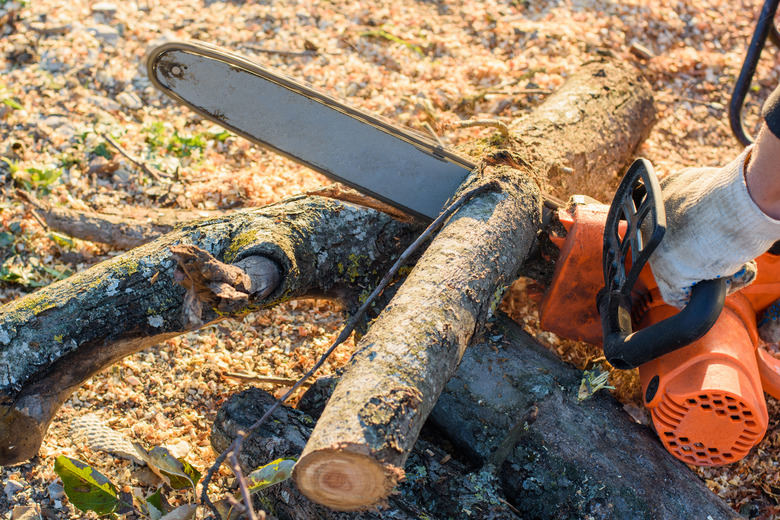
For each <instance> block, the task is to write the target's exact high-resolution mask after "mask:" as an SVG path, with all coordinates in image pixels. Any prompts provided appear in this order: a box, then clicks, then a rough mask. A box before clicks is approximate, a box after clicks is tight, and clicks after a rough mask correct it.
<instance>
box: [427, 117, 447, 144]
mask: <svg viewBox="0 0 780 520" xmlns="http://www.w3.org/2000/svg"><path fill="white" fill-rule="evenodd" d="M422 126H423V128H425V129H426V130H428V133H429V134H431V136H433V139H434V140H435V141H436V142H437V143H438V144H439V146H441V147H442V148H445V146H444V143H443V142H441V138H440V137H439V134H437V133H436V132H435V131H434V130H433V127H432V126H431V125H430V123H428V122H427V121H426V122H425V123H423V125H422Z"/></svg>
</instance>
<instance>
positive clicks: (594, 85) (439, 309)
mask: <svg viewBox="0 0 780 520" xmlns="http://www.w3.org/2000/svg"><path fill="white" fill-rule="evenodd" d="M555 114H557V115H555ZM561 114H562V115H561ZM652 121H653V108H652V97H651V94H650V89H649V87H648V85H647V83H646V82H644V80H642V79H641V77H639V75H638V72H637V71H636V70H635V69H633V68H632V67H630V66H626V65H625V64H619V63H616V62H611V61H599V62H594V63H590V64H588V65H586V66H584V67H583V68H582V70H581V71H579V72H578V73H577V74H576V75H575V76H574V77H573V78H572V79H571V80H570V85H569V86H568V87H564V88H563V89H561V92H560V93H558V94H556V95H553V96H551V97H550V98H549V99H548V100H547V102H545V104H544V105H543V106H542V107H541V108H540V109H539V110H537V111H535V112H534V113H532V114H531V115H529V116H528V117H527V118H525V119H523V120H522V121H520V122H519V123H517V124H516V125H515V129H522V131H523V134H522V135H519V134H515V135H511V136H509V137H502V136H497V137H495V138H492V139H491V140H487V141H485V142H482V143H480V144H479V145H477V146H474V147H472V148H471V150H470V153H471V154H473V155H475V156H477V157H480V158H482V159H483V160H484V161H485V163H487V164H493V165H496V166H495V167H486V168H483V169H481V170H480V171H479V172H478V175H476V176H475V178H473V179H472V180H471V182H466V183H465V184H464V186H463V187H462V188H461V192H463V191H464V190H466V189H469V188H471V187H473V185H474V184H477V183H481V182H486V181H497V182H498V184H499V186H500V191H499V192H494V193H488V194H486V195H481V196H478V197H476V198H474V199H473V200H472V201H470V202H469V203H468V204H466V205H465V206H464V207H463V208H462V209H461V210H460V211H459V212H458V213H457V214H456V215H454V216H453V217H452V218H451V219H450V221H449V222H448V223H447V224H446V226H445V227H444V229H443V230H442V231H441V232H440V233H439V234H438V235H437V237H436V238H435V239H434V241H433V242H432V244H431V245H430V246H429V247H428V249H427V250H426V252H425V254H424V255H423V256H422V258H421V259H420V260H419V262H418V263H417V265H416V267H415V269H414V270H413V271H412V273H411V275H410V276H409V277H408V278H407V280H406V281H405V283H404V285H403V286H402V287H401V288H400V289H399V291H398V293H397V294H396V296H395V297H394V298H393V300H392V301H391V303H390V305H389V306H388V307H387V308H386V309H385V310H384V311H383V312H382V314H381V315H380V317H379V318H378V319H377V320H376V321H375V322H374V323H373V325H372V327H371V329H370V330H369V332H368V334H367V335H366V336H365V337H364V338H362V339H361V341H360V343H359V344H358V346H357V349H356V352H355V354H354V356H353V357H352V359H351V360H350V362H349V363H348V365H347V370H346V372H345V374H344V377H343V378H342V380H341V381H340V383H339V385H338V386H337V387H336V389H335V391H334V394H333V397H332V398H331V400H330V402H329V404H328V407H327V408H326V409H325V410H324V412H323V415H322V417H321V418H320V420H319V422H318V423H317V426H316V427H315V429H314V431H313V433H312V436H311V438H310V440H309V442H308V444H307V446H306V449H305V450H304V452H303V454H302V455H301V459H300V461H299V463H298V464H297V466H296V468H295V473H294V477H295V479H296V482H297V484H298V487H299V488H300V489H301V490H302V491H303V493H304V494H306V495H307V496H308V497H309V498H311V499H312V500H314V501H316V502H319V503H322V504H325V505H327V506H329V507H332V508H335V509H340V510H357V509H362V508H368V507H372V506H374V505H375V504H377V503H380V502H382V501H383V500H385V498H386V497H387V496H388V494H389V493H390V492H391V490H392V489H393V488H394V487H395V486H396V485H397V483H398V482H399V480H400V479H401V478H402V477H403V469H402V468H403V466H404V463H405V460H406V457H407V456H408V453H409V450H410V449H411V447H412V446H413V445H414V442H415V440H416V439H417V436H418V434H419V432H420V429H421V428H422V425H423V423H424V421H425V419H426V418H427V416H428V414H429V413H430V411H431V409H432V408H433V406H434V404H435V403H436V400H437V399H438V397H439V395H440V393H441V391H442V389H443V388H444V385H445V384H446V382H447V381H448V380H449V378H450V377H451V376H452V374H453V373H454V371H455V369H456V367H457V364H458V362H459V360H460V358H461V356H462V355H463V352H464V350H465V349H466V347H467V345H468V344H469V342H470V341H471V340H472V338H473V337H474V335H475V334H476V333H477V332H479V331H480V330H481V328H482V326H483V324H484V323H485V320H486V319H487V318H488V317H489V316H490V314H491V311H492V308H493V307H494V306H495V304H497V303H498V301H500V299H501V295H502V294H503V291H504V290H505V289H506V287H507V286H508V285H509V284H510V283H511V282H512V281H513V280H514V279H515V278H516V277H517V274H518V270H519V268H520V266H521V264H522V262H523V260H524V259H525V258H526V256H527V255H528V252H529V251H530V249H531V247H532V245H533V243H534V239H535V236H536V233H537V231H538V229H539V222H540V217H541V199H540V195H539V191H538V187H537V183H542V184H543V183H544V179H545V178H546V176H547V175H548V174H549V173H550V171H551V170H553V169H555V168H557V169H559V170H563V169H565V168H567V167H569V166H568V165H574V166H576V167H577V168H590V167H598V168H599V169H600V171H599V172H598V174H599V175H604V173H605V172H615V173H616V172H618V171H619V170H620V168H621V167H622V166H623V165H624V164H625V163H626V162H627V161H628V159H629V158H630V153H631V151H632V150H633V149H634V147H635V146H636V145H637V144H638V143H639V142H640V140H641V139H642V138H643V137H644V135H645V134H646V132H647V131H648V130H649V125H650V124H651V123H652ZM526 132H527V134H526ZM570 140H576V141H578V142H577V144H576V145H575V144H568V143H567V141H570ZM613 140H614V141H620V142H621V144H620V145H616V144H613ZM585 151H587V152H588V153H585ZM582 156H585V157H586V158H587V159H588V160H590V159H591V158H593V157H597V158H598V160H593V161H592V164H590V163H588V162H583V161H581V160H580V159H581V157H582ZM575 173H579V172H576V170H575ZM582 175H585V174H584V173H582Z"/></svg>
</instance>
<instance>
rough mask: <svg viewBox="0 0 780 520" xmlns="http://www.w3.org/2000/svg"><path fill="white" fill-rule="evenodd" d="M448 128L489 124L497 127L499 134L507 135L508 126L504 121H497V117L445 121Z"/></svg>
mask: <svg viewBox="0 0 780 520" xmlns="http://www.w3.org/2000/svg"><path fill="white" fill-rule="evenodd" d="M446 126H448V127H450V128H471V127H473V126H490V127H493V128H496V129H498V131H499V132H501V135H502V136H504V137H509V127H508V126H506V123H504V122H503V121H499V120H498V119H470V120H468V121H457V122H455V123H447V125H446Z"/></svg>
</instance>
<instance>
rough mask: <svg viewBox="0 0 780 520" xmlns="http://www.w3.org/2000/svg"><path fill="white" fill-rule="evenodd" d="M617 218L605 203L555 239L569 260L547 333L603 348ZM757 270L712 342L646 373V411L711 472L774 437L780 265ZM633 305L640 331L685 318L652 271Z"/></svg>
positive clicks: (545, 304) (554, 294)
mask: <svg viewBox="0 0 780 520" xmlns="http://www.w3.org/2000/svg"><path fill="white" fill-rule="evenodd" d="M608 210H609V207H608V206H605V205H602V204H584V205H576V206H573V207H571V208H569V209H567V210H565V211H563V210H562V211H559V218H560V220H561V222H562V223H563V225H564V227H565V228H566V230H567V235H566V237H565V238H563V237H551V238H552V239H553V241H554V242H555V243H556V244H557V245H558V247H559V248H560V250H561V254H560V257H559V259H558V261H557V263H556V270H555V274H554V276H553V280H552V283H551V285H550V287H549V289H548V290H547V291H546V292H545V294H544V296H543V298H542V301H541V302H540V319H541V326H542V328H544V329H545V330H548V331H550V332H554V333H556V334H558V335H560V336H563V337H566V338H570V339H575V340H580V341H586V342H588V343H592V344H596V345H601V343H602V331H601V320H600V317H599V315H598V310H597V306H596V297H597V294H598V291H599V290H600V289H601V288H602V287H603V286H604V279H603V273H602V247H603V232H604V223H605V220H606V215H607V212H608ZM756 261H757V263H758V266H759V269H758V273H759V274H758V277H757V279H756V281H755V282H754V283H753V284H752V285H750V286H748V287H747V288H745V289H743V290H742V291H740V292H739V293H737V294H734V295H731V296H729V297H728V298H727V299H726V306H725V308H724V311H723V312H722V313H721V316H720V318H718V320H717V322H716V323H715V325H714V326H713V328H712V329H711V330H710V331H709V332H708V333H707V334H705V335H704V336H703V337H702V338H701V339H699V340H698V341H696V342H694V343H692V344H691V345H688V346H686V347H684V348H682V349H679V350H677V351H675V352H672V353H670V354H667V355H665V356H661V357H659V358H657V359H655V360H653V361H651V362H649V363H646V364H645V365H642V366H641V367H639V373H640V379H641V382H642V391H643V395H644V397H645V404H646V406H647V407H648V409H649V410H650V413H651V416H652V419H653V424H654V426H655V428H656V430H657V432H658V434H659V437H660V439H661V441H662V442H663V443H664V445H665V446H666V448H667V449H668V450H669V451H670V452H671V453H672V454H673V455H675V456H676V457H677V458H679V459H681V460H683V461H684V462H687V463H690V464H696V465H706V466H710V465H719V464H726V463H730V462H734V461H737V460H739V459H741V458H742V457H744V456H745V455H746V454H747V452H748V451H749V450H750V449H751V448H752V447H753V446H754V445H755V444H757V443H758V442H759V441H760V440H761V439H762V438H763V436H764V433H765V432H766V428H767V424H768V416H767V409H766V402H765V400H764V396H763V392H764V391H766V392H767V393H769V394H770V395H772V396H774V397H778V398H780V361H778V360H777V359H775V358H774V357H773V356H771V355H770V354H769V353H767V352H766V351H765V350H764V349H763V348H760V340H759V337H758V332H757V324H756V316H761V314H762V313H763V312H764V310H766V308H767V307H768V306H770V305H771V304H772V303H774V302H775V301H776V300H777V299H778V298H780V257H778V256H776V255H772V254H769V253H766V254H764V255H762V256H761V257H759V258H758V259H757V260H756ZM632 298H633V299H634V312H633V313H632V314H633V315H634V318H635V323H634V327H635V328H643V327H647V326H650V325H652V324H655V323H658V322H660V321H661V320H663V319H664V318H666V317H668V316H670V315H672V314H674V313H676V312H678V311H677V309H675V308H673V307H671V306H669V305H666V304H665V303H663V301H662V300H661V298H660V294H659V293H658V289H657V286H656V284H655V280H654V279H653V276H652V272H651V271H650V268H649V267H646V268H645V269H644V270H643V271H642V274H641V276H640V279H639V281H638V282H637V284H636V286H635V288H634V292H633V293H632Z"/></svg>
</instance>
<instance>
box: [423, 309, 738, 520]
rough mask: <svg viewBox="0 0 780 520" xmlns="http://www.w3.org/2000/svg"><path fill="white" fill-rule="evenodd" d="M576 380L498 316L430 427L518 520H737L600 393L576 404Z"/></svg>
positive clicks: (646, 431)
mask: <svg viewBox="0 0 780 520" xmlns="http://www.w3.org/2000/svg"><path fill="white" fill-rule="evenodd" d="M581 379H582V372H581V371H580V370H577V369H575V368H574V367H572V366H570V365H568V364H566V363H563V362H562V361H560V360H559V359H558V358H557V357H555V356H554V355H553V354H552V353H550V352H549V351H548V350H546V349H545V348H544V347H543V346H542V345H540V344H539V343H538V342H537V341H536V340H535V339H533V338H532V337H531V336H530V335H529V334H528V333H526V332H525V331H524V330H523V329H522V328H521V327H520V326H519V325H517V324H516V323H514V322H513V321H511V320H510V319H509V318H507V317H505V316H500V317H499V318H498V319H497V320H496V321H495V324H494V326H493V327H492V328H491V331H490V334H489V335H486V337H485V338H484V341H483V342H482V343H480V344H479V345H475V346H474V347H471V348H469V349H468V350H467V351H466V354H465V355H464V357H463V360H462V361H461V365H460V368H459V370H458V372H457V373H456V375H455V376H454V377H453V378H452V379H451V380H450V381H449V383H448V384H447V387H446V389H445V391H444V393H443V394H442V397H441V398H440V399H439V401H438V403H437V405H436V408H434V410H433V412H432V414H431V417H430V422H431V424H432V425H435V426H436V427H437V428H438V429H439V430H440V431H441V432H445V433H446V435H447V438H448V440H449V441H450V442H452V443H453V444H454V445H455V446H456V447H457V448H458V450H460V451H462V452H463V453H464V454H468V456H469V457H470V458H471V459H472V460H473V461H474V463H475V464H477V465H479V466H484V465H488V466H492V467H495V468H496V471H497V473H498V476H499V479H500V481H501V487H502V490H503V492H504V493H505V494H506V496H507V497H509V499H510V502H511V503H512V505H513V506H514V507H516V508H517V509H518V510H519V511H520V512H521V516H522V517H523V518H603V519H611V518H637V519H639V518H647V519H669V520H674V519H678V518H711V519H713V520H719V519H733V518H738V517H739V515H737V514H736V513H735V512H734V511H733V510H732V509H731V508H730V507H729V506H728V504H726V503H725V502H724V501H723V500H721V499H720V498H718V497H717V496H716V495H715V494H714V493H712V492H711V491H710V490H709V489H708V488H707V486H706V485H705V484H704V483H703V482H702V481H701V480H700V479H699V478H698V476H697V475H696V474H695V473H694V472H692V471H691V470H690V468H688V467H687V466H686V465H685V464H683V463H682V462H680V461H679V460H677V459H676V458H674V457H673V456H672V455H671V454H669V452H667V451H666V449H664V447H663V445H662V444H661V442H660V441H659V440H658V438H657V436H656V435H655V433H654V432H653V431H652V430H651V429H649V428H648V427H646V426H643V425H641V424H638V423H636V422H635V421H634V420H633V419H632V418H631V417H630V416H629V415H628V414H627V413H626V412H625V411H624V410H623V407H622V406H621V405H620V403H619V402H617V401H616V400H615V399H614V398H613V397H612V396H611V395H610V394H609V393H608V392H606V391H600V392H597V393H596V394H594V395H593V396H592V397H590V398H588V399H586V400H582V401H581V400H580V399H579V398H578V390H579V386H580V382H581Z"/></svg>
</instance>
